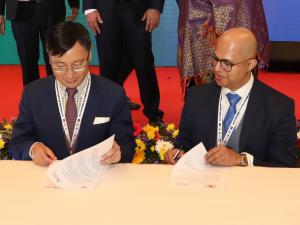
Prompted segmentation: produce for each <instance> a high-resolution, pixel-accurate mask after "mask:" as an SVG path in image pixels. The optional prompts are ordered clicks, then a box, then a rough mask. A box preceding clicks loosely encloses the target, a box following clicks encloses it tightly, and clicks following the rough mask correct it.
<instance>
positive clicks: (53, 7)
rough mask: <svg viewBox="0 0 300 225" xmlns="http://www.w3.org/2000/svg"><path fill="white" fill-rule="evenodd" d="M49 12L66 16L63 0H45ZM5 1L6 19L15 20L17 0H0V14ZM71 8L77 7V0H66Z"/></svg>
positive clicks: (61, 16) (2, 12) (59, 16)
mask: <svg viewBox="0 0 300 225" xmlns="http://www.w3.org/2000/svg"><path fill="white" fill-rule="evenodd" d="M46 1H47V4H48V7H49V12H50V14H51V15H52V16H56V17H58V18H65V16H66V6H65V0H46ZM5 3H6V10H7V13H6V17H7V19H8V20H15V19H16V16H17V10H18V0H0V15H4V11H5V7H4V6H5ZM68 3H69V5H70V7H71V8H79V0H68Z"/></svg>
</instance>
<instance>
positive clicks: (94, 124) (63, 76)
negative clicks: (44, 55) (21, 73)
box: [10, 22, 134, 166]
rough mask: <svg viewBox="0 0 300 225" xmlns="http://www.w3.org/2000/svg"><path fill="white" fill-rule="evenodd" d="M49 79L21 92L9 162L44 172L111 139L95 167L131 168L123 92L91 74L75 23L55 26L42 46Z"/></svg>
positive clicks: (83, 36) (85, 40)
mask: <svg viewBox="0 0 300 225" xmlns="http://www.w3.org/2000/svg"><path fill="white" fill-rule="evenodd" d="M47 51H48V54H49V62H50V64H51V66H52V69H53V74H54V76H49V77H47V78H44V79H40V80H37V81H34V82H32V83H31V84H29V85H28V86H26V87H25V89H24V91H23V96H22V100H21V103H20V110H19V111H20V114H19V116H18V119H17V121H16V124H15V126H14V130H13V138H12V141H11V145H10V147H11V148H10V150H11V153H12V156H13V158H14V159H19V160H31V159H32V160H33V162H34V163H35V164H37V165H42V166H47V165H49V164H50V163H52V162H53V161H54V160H56V159H63V158H65V157H67V156H69V155H70V154H73V153H76V152H78V151H81V150H82V149H85V148H88V147H91V146H93V145H95V144H97V143H99V142H101V141H103V140H105V139H106V138H108V137H110V136H111V135H113V134H115V143H114V145H113V147H112V149H111V150H110V151H109V152H108V153H107V154H105V155H104V156H103V157H102V158H101V159H99V162H100V163H101V164H104V165H106V164H111V163H117V162H131V160H132V158H133V154H134V151H133V148H134V141H133V136H132V134H133V125H132V119H131V114H130V111H129V109H128V104H127V100H126V95H125V92H124V90H123V89H122V88H121V87H120V86H118V85H117V84H115V83H113V82H112V81H110V80H108V79H106V78H103V77H99V76H95V75H92V74H90V72H89V69H88V63H89V61H90V59H91V54H90V51H91V40H90V37H89V33H88V31H87V30H86V29H85V27H84V26H83V25H81V24H78V23H73V22H65V23H60V24H58V25H57V26H56V27H55V28H54V29H53V30H52V31H51V32H50V34H49V36H48V40H47Z"/></svg>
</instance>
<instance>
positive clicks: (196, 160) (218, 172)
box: [171, 142, 224, 190]
mask: <svg viewBox="0 0 300 225" xmlns="http://www.w3.org/2000/svg"><path fill="white" fill-rule="evenodd" d="M206 153H207V151H206V149H205V147H204V145H203V144H202V142H201V143H199V144H198V145H196V146H195V147H194V148H192V149H191V150H189V151H188V152H187V153H186V154H184V155H183V157H181V158H180V159H179V160H178V162H177V163H176V165H175V166H174V168H173V170H172V173H171V180H172V181H173V182H174V183H175V184H176V185H179V186H190V187H197V188H204V189H213V190H217V189H223V186H224V184H223V180H224V179H223V178H224V177H223V176H224V175H223V172H222V169H221V168H220V167H215V166H211V165H208V164H206V162H205V158H204V156H205V154H206Z"/></svg>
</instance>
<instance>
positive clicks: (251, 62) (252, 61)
mask: <svg viewBox="0 0 300 225" xmlns="http://www.w3.org/2000/svg"><path fill="white" fill-rule="evenodd" d="M256 65H257V60H256V59H250V60H249V61H248V71H251V70H253V69H254V68H255V67H256Z"/></svg>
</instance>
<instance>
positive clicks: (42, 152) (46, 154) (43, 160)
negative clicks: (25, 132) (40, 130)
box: [32, 143, 57, 166]
mask: <svg viewBox="0 0 300 225" xmlns="http://www.w3.org/2000/svg"><path fill="white" fill-rule="evenodd" d="M54 160H57V158H56V156H55V155H54V153H53V152H52V151H51V149H50V148H48V147H47V146H46V145H44V144H43V143H37V144H35V145H34V146H33V147H32V161H33V162H34V164H36V165H39V166H49V165H50V164H51V163H52V162H53V161H54Z"/></svg>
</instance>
